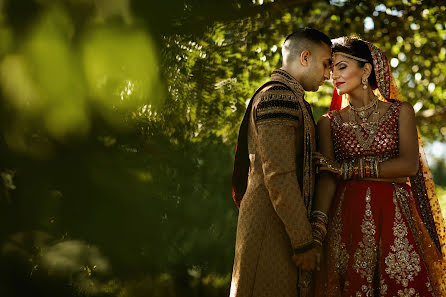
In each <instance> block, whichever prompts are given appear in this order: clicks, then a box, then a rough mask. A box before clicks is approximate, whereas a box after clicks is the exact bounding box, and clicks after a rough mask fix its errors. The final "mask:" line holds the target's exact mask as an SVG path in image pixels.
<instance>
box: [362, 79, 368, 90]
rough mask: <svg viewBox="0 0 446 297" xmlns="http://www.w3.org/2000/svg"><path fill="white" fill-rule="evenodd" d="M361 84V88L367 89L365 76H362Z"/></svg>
mask: <svg viewBox="0 0 446 297" xmlns="http://www.w3.org/2000/svg"><path fill="white" fill-rule="evenodd" d="M362 84H363V86H362V88H363V89H364V90H365V89H367V79H366V78H364V77H363V78H362Z"/></svg>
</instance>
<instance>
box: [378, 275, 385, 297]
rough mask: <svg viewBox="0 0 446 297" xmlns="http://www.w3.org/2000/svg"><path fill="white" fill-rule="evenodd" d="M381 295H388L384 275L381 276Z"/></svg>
mask: <svg viewBox="0 0 446 297" xmlns="http://www.w3.org/2000/svg"><path fill="white" fill-rule="evenodd" d="M379 294H380V295H381V296H384V295H386V294H387V285H386V283H385V282H384V279H383V278H382V275H381V280H380V282H379Z"/></svg>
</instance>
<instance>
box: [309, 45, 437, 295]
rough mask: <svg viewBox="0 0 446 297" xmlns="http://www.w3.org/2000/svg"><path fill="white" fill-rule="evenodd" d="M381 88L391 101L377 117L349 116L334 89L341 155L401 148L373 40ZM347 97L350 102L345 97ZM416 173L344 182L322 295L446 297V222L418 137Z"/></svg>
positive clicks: (395, 111) (327, 246)
mask: <svg viewBox="0 0 446 297" xmlns="http://www.w3.org/2000/svg"><path fill="white" fill-rule="evenodd" d="M367 44H368V46H369V49H370V52H371V55H372V59H373V68H374V70H375V75H376V81H377V84H378V88H377V90H376V92H375V93H376V95H377V96H378V97H379V98H380V99H381V100H382V101H387V102H392V104H391V105H390V107H389V109H388V110H387V112H386V113H385V114H384V115H382V117H381V118H380V119H379V120H378V123H377V125H376V123H375V124H373V123H363V124H357V123H350V122H344V121H343V119H342V118H341V116H340V113H339V110H340V109H341V107H342V106H343V105H345V103H346V102H345V99H346V98H344V99H342V97H341V96H339V95H338V94H337V92H336V90H335V92H334V93H333V100H332V104H331V106H330V110H331V111H330V112H329V113H328V117H329V119H330V125H331V135H332V139H333V148H334V153H335V158H336V161H338V162H339V163H341V162H342V161H344V160H350V159H358V158H361V157H371V158H377V159H378V160H379V161H385V160H387V159H391V158H393V157H396V156H398V145H399V143H398V139H399V134H398V133H399V125H398V123H399V111H400V106H401V104H402V103H401V101H398V100H390V99H389V98H397V99H398V98H399V94H398V90H397V88H396V85H395V82H394V80H393V76H392V73H391V71H390V67H389V63H388V61H387V58H386V57H385V55H384V53H383V52H382V51H381V50H379V49H378V48H377V47H375V46H374V45H373V44H371V43H369V42H367ZM343 101H344V102H343ZM419 144H420V145H419V152H420V158H419V164H420V168H419V170H418V173H417V174H416V176H414V177H411V178H410V179H408V182H407V183H391V182H385V181H370V180H369V181H367V180H349V181H343V182H341V183H340V184H338V187H337V192H336V195H335V198H334V200H333V203H332V207H331V210H330V213H329V218H330V219H329V225H328V233H327V238H326V240H325V243H324V259H323V261H322V267H321V271H320V272H319V273H318V274H317V278H318V279H317V283H318V284H319V285H318V286H316V287H317V289H316V296H324V297H325V296H326V297H335V296H336V297H338V296H343V297H344V296H345V297H347V296H348V297H351V296H353V297H359V296H373V297H375V296H389V297H390V296H392V297H393V296H397V297H403V296H404V297H411V296H420V297H421V296H422V297H425V296H435V297H446V245H445V244H446V228H445V224H444V221H443V217H442V214H441V210H440V206H439V203H438V199H437V197H436V194H435V188H434V184H433V180H432V176H431V174H430V170H429V167H428V165H427V161H426V156H425V155H424V150H423V146H422V144H421V139H419Z"/></svg>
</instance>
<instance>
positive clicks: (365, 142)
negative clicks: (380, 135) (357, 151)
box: [349, 101, 379, 150]
mask: <svg viewBox="0 0 446 297" xmlns="http://www.w3.org/2000/svg"><path fill="white" fill-rule="evenodd" d="M376 102H378V101H376ZM355 114H356V112H355V111H354V110H353V109H350V111H349V120H350V125H351V126H352V128H353V131H354V132H355V135H356V139H357V140H358V142H359V145H360V146H361V147H362V148H363V149H364V150H367V149H368V148H369V146H370V145H371V144H372V142H373V139H375V134H376V132H377V131H378V127H379V111H378V104H376V105H375V110H374V111H373V112H372V113H371V114H370V115H369V116H368V117H367V119H368V118H370V117H371V116H372V115H374V117H372V120H371V121H370V122H364V120H363V119H362V118H361V120H362V121H363V122H362V123H358V122H357V121H356V117H355ZM358 116H359V115H358ZM361 124H367V126H366V128H367V129H365V128H363V126H362V125H361ZM362 129H364V130H365V133H363V131H362ZM365 134H367V136H366V135H365Z"/></svg>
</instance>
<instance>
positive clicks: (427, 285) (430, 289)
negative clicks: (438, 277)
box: [426, 282, 433, 292]
mask: <svg viewBox="0 0 446 297" xmlns="http://www.w3.org/2000/svg"><path fill="white" fill-rule="evenodd" d="M426 287H427V290H428V291H429V292H432V291H433V290H432V285H431V283H430V282H427V283H426Z"/></svg>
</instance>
